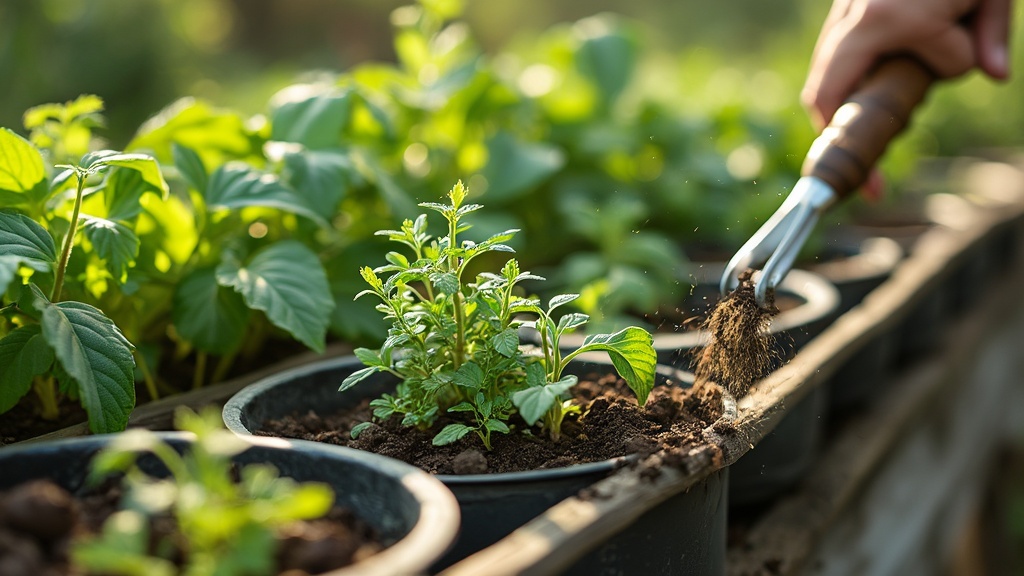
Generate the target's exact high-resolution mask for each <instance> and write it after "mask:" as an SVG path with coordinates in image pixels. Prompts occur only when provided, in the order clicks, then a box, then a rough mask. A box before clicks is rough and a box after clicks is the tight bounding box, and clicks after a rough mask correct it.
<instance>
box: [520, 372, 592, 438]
mask: <svg viewBox="0 0 1024 576" xmlns="http://www.w3.org/2000/svg"><path fill="white" fill-rule="evenodd" d="M541 371H542V372H543V368H541ZM577 381H578V379H577V378H576V376H573V375H567V376H565V377H563V378H562V379H561V380H559V381H558V382H545V383H544V384H541V385H539V386H531V387H529V388H527V389H525V390H520V391H518V392H516V393H515V394H513V395H512V403H513V404H515V406H516V408H518V409H519V415H520V416H522V417H523V420H526V423H527V424H529V425H530V426H533V425H534V424H536V423H537V421H538V420H540V419H541V418H543V417H544V415H545V414H546V413H547V412H548V410H551V408H552V407H554V406H556V405H559V404H561V403H562V395H563V394H565V393H566V392H568V391H569V389H570V388H572V387H573V386H575V385H576V382H577Z"/></svg>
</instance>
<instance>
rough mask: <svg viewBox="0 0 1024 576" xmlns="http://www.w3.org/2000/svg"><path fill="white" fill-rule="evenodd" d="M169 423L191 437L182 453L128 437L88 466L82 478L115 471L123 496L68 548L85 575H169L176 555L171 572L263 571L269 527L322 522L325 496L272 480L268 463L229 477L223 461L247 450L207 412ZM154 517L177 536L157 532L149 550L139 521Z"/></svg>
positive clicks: (136, 434)
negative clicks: (162, 471)
mask: <svg viewBox="0 0 1024 576" xmlns="http://www.w3.org/2000/svg"><path fill="white" fill-rule="evenodd" d="M175 421H176V427H177V428H178V429H179V430H183V431H187V432H191V433H193V434H194V435H195V441H194V442H193V443H192V444H191V445H190V446H189V449H188V451H187V452H185V453H184V454H181V453H179V452H178V451H177V450H175V449H174V448H173V447H172V446H170V445H169V444H166V443H165V442H163V441H161V440H160V439H159V438H158V437H157V436H156V435H155V434H153V433H152V432H149V431H147V430H131V431H128V432H125V433H124V434H121V435H119V436H118V437H117V438H115V439H114V440H113V442H112V444H111V446H110V447H109V448H107V449H105V450H103V451H102V452H100V453H99V454H98V455H97V457H96V458H95V459H94V460H93V462H92V469H91V473H90V481H91V482H93V483H97V482H99V481H100V480H102V479H103V478H105V477H106V476H108V475H110V474H113V473H124V474H125V477H124V480H123V481H122V482H123V486H124V488H125V494H124V497H123V500H122V503H121V504H122V506H121V509H120V510H119V511H118V512H115V513H114V514H113V515H112V516H111V517H110V518H108V519H107V521H106V522H105V523H104V525H103V530H102V533H101V534H100V535H99V536H97V537H96V538H94V539H91V540H85V541H81V542H78V543H76V544H74V545H73V549H72V557H73V558H74V564H75V565H76V566H79V567H81V568H84V569H85V570H86V571H87V572H88V573H90V574H94V573H96V574H99V573H102V574H116V575H120V576H143V575H146V576H150V575H158V576H161V575H172V574H178V573H179V567H177V566H175V564H174V559H175V558H176V557H178V556H179V555H183V557H184V561H183V565H182V566H181V567H180V573H181V574H189V575H192V576H214V575H217V576H233V575H239V576H241V575H245V574H270V573H272V572H273V570H274V566H275V549H276V546H275V544H274V543H275V530H276V529H277V528H278V527H280V526H283V525H285V524H288V523H291V522H294V521H297V520H308V519H314V518H319V517H321V516H323V515H324V514H326V513H327V511H328V510H330V508H331V506H332V505H333V503H334V493H333V492H332V491H331V489H330V487H329V486H326V485H323V484H318V483H303V484H298V483H296V482H295V481H294V480H291V479H289V478H283V477H280V476H279V475H278V472H277V470H276V469H275V468H274V467H272V466H269V465H262V464H249V465H246V466H244V467H242V468H241V469H240V471H239V472H238V474H237V477H236V475H235V471H234V468H233V465H232V462H231V458H232V457H233V456H235V455H236V454H239V453H241V452H243V451H244V450H246V449H247V448H248V446H249V445H248V443H246V442H245V441H244V440H242V439H241V438H239V437H237V436H235V435H234V434H232V433H231V432H228V431H227V430H224V429H223V427H222V426H221V424H220V413H219V412H217V411H216V410H208V411H205V412H204V413H203V414H202V415H197V414H195V413H194V412H191V411H190V410H188V409H180V410H179V411H178V412H177V413H176V415H175ZM147 453H148V454H152V455H153V456H155V457H156V459H157V460H159V461H160V463H162V464H163V466H164V467H166V468H167V470H168V471H169V472H170V475H169V476H168V477H167V478H164V479H157V478H153V477H151V476H149V475H147V474H145V473H144V472H142V471H141V470H140V469H139V468H138V466H137V465H136V460H137V458H138V457H139V456H140V455H142V454H147ZM159 516H170V517H171V518H173V520H174V521H175V523H176V524H177V527H178V530H179V532H180V538H176V537H173V536H167V535H164V536H163V537H162V538H161V539H160V540H158V541H157V542H156V544H155V545H151V540H152V539H155V538H156V537H155V536H153V535H151V534H149V530H148V526H149V519H150V518H153V517H159Z"/></svg>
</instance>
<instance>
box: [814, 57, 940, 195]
mask: <svg viewBox="0 0 1024 576" xmlns="http://www.w3.org/2000/svg"><path fill="white" fill-rule="evenodd" d="M934 78H935V76H934V75H933V74H932V72H931V71H930V70H928V69H927V68H925V67H924V65H922V64H921V63H920V62H919V61H917V60H916V59H914V58H911V57H894V58H890V59H887V60H884V61H882V62H881V63H880V64H879V65H878V66H877V67H876V68H875V69H874V70H873V71H872V73H871V74H869V75H868V77H867V79H866V80H865V81H864V83H863V84H862V85H861V86H860V88H858V89H857V91H856V92H854V94H853V96H851V97H850V99H849V100H847V101H846V103H845V104H843V105H842V106H841V107H840V108H839V110H838V111H837V112H836V114H835V116H833V117H832V121H831V122H830V123H829V125H828V127H827V128H825V130H824V131H822V133H821V135H820V136H818V138H817V139H816V140H815V141H814V143H813V144H812V145H811V149H810V151H809V152H808V153H807V158H806V160H804V165H803V169H802V172H803V175H804V176H816V177H818V178H820V179H822V180H824V181H825V182H826V183H828V184H829V185H830V186H832V189H833V191H834V192H835V194H836V197H837V198H846V197H847V196H849V195H850V194H851V193H852V192H853V191H854V190H856V189H857V188H859V187H860V186H861V185H862V184H864V182H865V181H867V178H868V174H869V173H870V172H871V169H872V167H874V165H875V163H876V162H877V161H878V159H879V158H881V156H882V154H883V153H884V152H885V148H886V147H887V146H888V145H889V142H890V141H891V140H892V139H893V138H895V137H896V135H897V134H899V133H900V132H901V131H902V130H903V128H905V127H906V125H907V122H909V120H910V115H911V114H912V113H913V111H914V108H915V107H916V106H917V105H918V104H919V103H920V102H921V100H923V99H924V96H925V94H926V93H927V92H928V87H929V86H931V83H932V81H933V80H934Z"/></svg>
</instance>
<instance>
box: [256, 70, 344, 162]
mask: <svg viewBox="0 0 1024 576" xmlns="http://www.w3.org/2000/svg"><path fill="white" fill-rule="evenodd" d="M317 90H322V88H319V87H316V86H310V85H296V86H290V87H288V88H286V89H285V90H284V91H283V92H281V93H279V94H278V95H277V96H275V99H278V100H287V101H285V102H284V103H282V104H279V105H278V106H276V107H275V108H274V109H273V110H272V111H271V113H270V118H271V133H270V139H271V140H279V141H282V142H298V143H300V144H302V145H303V146H305V147H306V148H310V149H314V150H315V149H317V148H331V147H335V146H337V145H338V144H340V143H341V133H342V131H343V130H344V129H345V126H346V125H347V124H348V121H349V116H350V114H351V110H352V92H350V91H347V90H339V89H332V90H330V91H328V92H323V93H319V94H317V93H316V91H317Z"/></svg>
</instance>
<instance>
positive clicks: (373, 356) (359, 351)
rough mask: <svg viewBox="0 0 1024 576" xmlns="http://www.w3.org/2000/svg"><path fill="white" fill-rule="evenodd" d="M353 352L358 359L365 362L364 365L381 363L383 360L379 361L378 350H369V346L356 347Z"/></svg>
mask: <svg viewBox="0 0 1024 576" xmlns="http://www.w3.org/2000/svg"><path fill="white" fill-rule="evenodd" d="M353 354H355V356H356V358H359V361H360V362H362V363H363V364H365V365H366V366H382V365H383V362H381V359H380V352H378V351H376V350H371V349H369V348H356V349H355V350H354V351H353Z"/></svg>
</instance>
